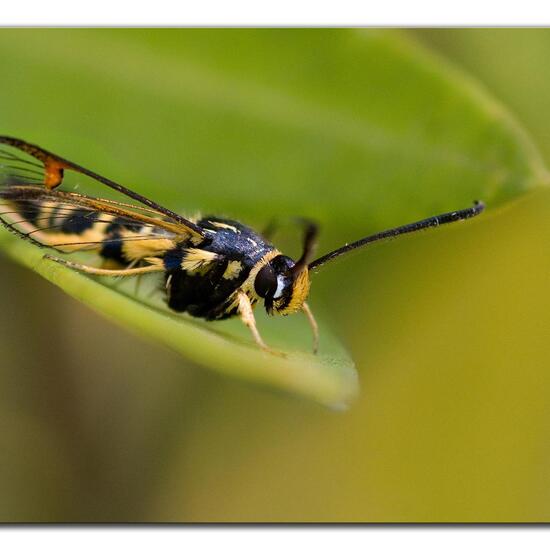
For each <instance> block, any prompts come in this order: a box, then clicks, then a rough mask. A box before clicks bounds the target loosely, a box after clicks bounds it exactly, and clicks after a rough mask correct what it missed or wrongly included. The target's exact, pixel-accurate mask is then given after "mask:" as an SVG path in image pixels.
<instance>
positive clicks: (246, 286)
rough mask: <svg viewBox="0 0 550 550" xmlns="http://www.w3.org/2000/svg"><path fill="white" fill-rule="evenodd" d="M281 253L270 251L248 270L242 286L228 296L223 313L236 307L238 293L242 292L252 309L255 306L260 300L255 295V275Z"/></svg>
mask: <svg viewBox="0 0 550 550" xmlns="http://www.w3.org/2000/svg"><path fill="white" fill-rule="evenodd" d="M280 254H281V253H280V252H279V251H278V250H271V251H269V252H268V253H267V254H265V256H263V258H261V259H260V260H258V261H257V262H256V264H255V265H254V267H253V268H252V269H251V270H250V273H249V274H248V277H247V278H246V279H245V281H244V282H243V284H242V285H241V286H240V287H239V288H238V289H237V290H235V292H233V294H231V295H230V296H229V298H228V299H227V301H226V304H227V305H226V307H225V311H230V310H231V309H232V308H234V307H237V305H238V302H239V296H238V292H239V291H242V292H244V293H245V294H246V295H247V296H248V297H249V298H250V302H251V304H252V307H254V306H255V305H256V303H257V302H258V300H259V299H260V296H258V294H257V293H256V290H255V289H254V281H255V279H256V275H257V274H258V271H260V269H262V267H264V265H265V264H267V263H269V262H270V261H271V260H272V259H273V258H275V256H279V255H280Z"/></svg>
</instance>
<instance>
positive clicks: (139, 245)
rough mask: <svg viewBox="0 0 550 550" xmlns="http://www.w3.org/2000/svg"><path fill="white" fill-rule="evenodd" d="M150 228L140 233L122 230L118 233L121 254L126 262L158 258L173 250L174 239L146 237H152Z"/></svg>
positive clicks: (145, 228) (143, 229)
mask: <svg viewBox="0 0 550 550" xmlns="http://www.w3.org/2000/svg"><path fill="white" fill-rule="evenodd" d="M152 232H153V229H152V228H151V227H143V228H142V229H141V231H132V230H131V229H124V230H122V231H121V232H120V236H121V239H125V238H126V239H128V240H126V241H125V240H122V253H123V254H124V257H125V258H126V259H127V260H141V259H142V258H145V257H147V256H159V255H160V254H164V253H165V252H166V251H167V250H171V249H172V248H174V245H175V243H174V239H170V238H166V237H159V238H158V239H155V238H153V237H154V235H153V236H152V237H148V235H152Z"/></svg>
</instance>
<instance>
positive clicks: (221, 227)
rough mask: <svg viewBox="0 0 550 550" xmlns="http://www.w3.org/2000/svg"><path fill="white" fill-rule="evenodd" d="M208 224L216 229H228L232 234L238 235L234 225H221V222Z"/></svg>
mask: <svg viewBox="0 0 550 550" xmlns="http://www.w3.org/2000/svg"><path fill="white" fill-rule="evenodd" d="M210 223H211V224H212V225H215V226H216V227H219V228H220V229H229V230H230V231H233V232H234V233H240V231H239V230H238V229H237V228H236V227H235V226H234V225H229V224H228V223H222V222H210Z"/></svg>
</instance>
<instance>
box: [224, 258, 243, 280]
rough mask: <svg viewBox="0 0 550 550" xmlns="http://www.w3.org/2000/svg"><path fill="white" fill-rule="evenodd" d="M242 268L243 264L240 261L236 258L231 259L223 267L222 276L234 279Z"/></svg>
mask: <svg viewBox="0 0 550 550" xmlns="http://www.w3.org/2000/svg"><path fill="white" fill-rule="evenodd" d="M242 269H243V264H242V263H241V262H239V261H238V260H232V261H231V262H229V263H228V264H227V267H226V268H225V271H224V272H223V275H222V277H223V278H224V279H228V280H231V279H236V278H237V277H238V276H239V273H240V272H241V271H242Z"/></svg>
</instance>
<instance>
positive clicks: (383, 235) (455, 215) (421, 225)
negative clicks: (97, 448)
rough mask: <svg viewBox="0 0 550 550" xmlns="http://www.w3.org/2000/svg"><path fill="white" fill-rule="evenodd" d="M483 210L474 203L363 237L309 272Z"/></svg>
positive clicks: (312, 265) (319, 260)
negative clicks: (358, 251) (355, 252)
mask: <svg viewBox="0 0 550 550" xmlns="http://www.w3.org/2000/svg"><path fill="white" fill-rule="evenodd" d="M484 208H485V205H484V204H483V203H482V202H481V201H476V202H474V206H472V207H471V208H465V209H464V210H455V211H454V212H447V213H445V214H439V215H438V216H432V217H431V218H426V219H425V220H420V221H418V222H413V223H409V224H407V225H401V226H400V227H395V228H393V229H387V230H386V231H381V232H380V233H375V234H374V235H370V236H369V237H364V238H363V239H359V240H358V241H355V242H353V243H350V244H346V245H345V246H342V247H341V248H337V249H336V250H333V251H332V252H329V253H328V254H325V255H324V256H321V257H320V258H317V259H316V260H315V261H313V262H311V263H310V264H309V266H308V267H309V270H310V271H313V270H315V269H318V268H319V267H321V266H322V265H324V264H326V263H327V262H330V261H331V260H334V259H335V258H337V257H338V256H342V254H347V253H348V252H351V251H352V250H356V249H357V248H361V247H363V246H366V245H368V244H371V243H373V242H376V241H382V240H384V239H391V238H392V237H397V236H398V235H404V234H405V233H414V232H415V231H420V230H422V229H428V228H429V227H437V226H439V225H443V224H445V223H453V222H458V221H460V220H467V219H468V218H473V217H474V216H477V215H478V214H481V212H483V210H484Z"/></svg>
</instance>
